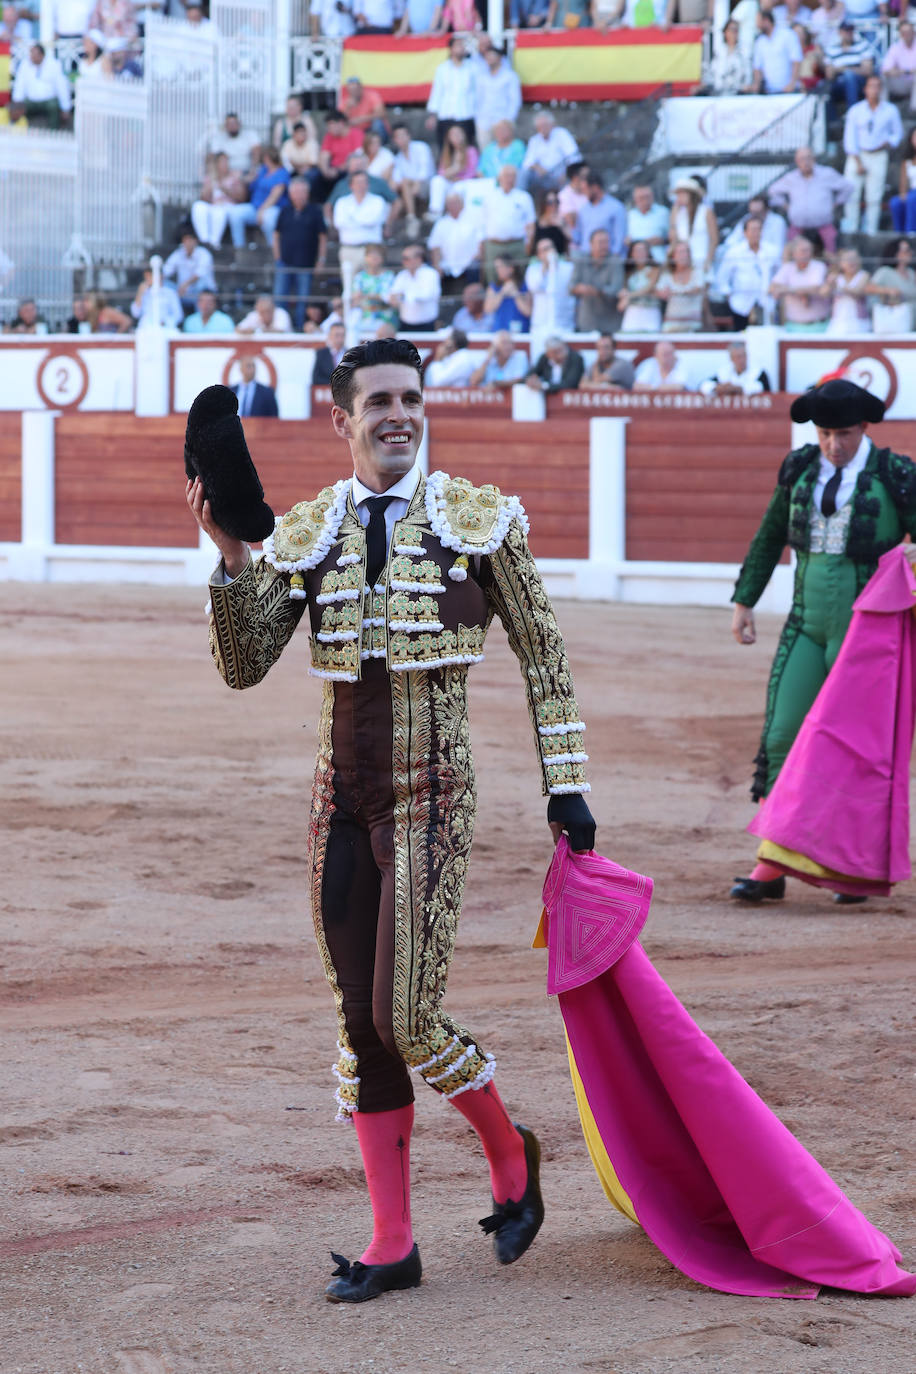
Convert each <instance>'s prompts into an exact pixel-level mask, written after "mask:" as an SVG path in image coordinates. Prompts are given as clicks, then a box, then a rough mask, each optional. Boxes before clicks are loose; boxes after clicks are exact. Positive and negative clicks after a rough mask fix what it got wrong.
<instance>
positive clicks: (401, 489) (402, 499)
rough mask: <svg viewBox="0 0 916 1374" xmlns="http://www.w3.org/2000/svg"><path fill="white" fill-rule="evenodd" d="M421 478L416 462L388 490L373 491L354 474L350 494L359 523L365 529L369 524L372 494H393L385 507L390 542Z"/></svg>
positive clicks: (386, 528) (386, 529) (386, 527)
mask: <svg viewBox="0 0 916 1374" xmlns="http://www.w3.org/2000/svg"><path fill="white" fill-rule="evenodd" d="M419 480H420V469H419V467H418V466H417V465H416V463H415V464H414V466H413V467H412V468H411V469H410V471H409V472H405V473H404V476H403V477H400V478H399V479H398V480H397V482H395V484H394V486H393V487H389V488H388V490H387V491H372V490H371V488H369V487H365V486H363V484H362V482H361V481H360V480H359V478H358V477H356V476H354V477H353V480H352V482H351V483H350V494H351V496H352V497H353V504H354V506H355V507H356V514H357V515H358V516H359V523H360V524H361V525H362V527H363V529H365V528H366V526H367V525H368V524H369V515H370V513H371V512H370V510H369V507H368V506H367V505H366V504H365V503H366V501H368V500H369V498H370V496H393V497H394V500H393V501H389V503H388V505H387V506H386V508H385V533H386V535H387V536H388V543H389V545H390V543H391V536H392V533H393V532H394V527H395V525H396V524H397V522H398V521H399V520H403V519H404V516H405V515H406V514H407V507H408V506H409V505H410V503H411V501H412V500H413V496H414V492H415V491H416V489H417V483H418V482H419Z"/></svg>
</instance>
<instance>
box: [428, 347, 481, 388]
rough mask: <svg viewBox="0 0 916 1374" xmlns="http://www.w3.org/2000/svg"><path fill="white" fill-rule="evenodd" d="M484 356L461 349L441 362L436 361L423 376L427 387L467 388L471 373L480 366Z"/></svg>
mask: <svg viewBox="0 0 916 1374" xmlns="http://www.w3.org/2000/svg"><path fill="white" fill-rule="evenodd" d="M481 357H482V355H481V354H480V353H479V352H477V353H475V352H474V350H473V349H471V348H459V349H457V350H456V351H455V352H454V353H450V354H449V356H448V357H447V358H443V359H442V361H441V362H437V361H436V360H435V359H433V361H432V362H431V363H430V364H429V365H428V366H427V369H426V372H425V373H424V374H423V381H424V384H425V385H426V386H467V385H468V383H469V382H470V380H471V373H472V372H474V371H475V370H476V369H477V368H478V367H479V366H480V360H481Z"/></svg>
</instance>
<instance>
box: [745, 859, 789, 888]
mask: <svg viewBox="0 0 916 1374" xmlns="http://www.w3.org/2000/svg"><path fill="white" fill-rule="evenodd" d="M751 877H752V878H753V880H754V882H755V883H771V882H772V881H773V879H774V878H781V877H782V873H781V872H780V870H779V869H778V868H774V867H773V865H772V864H767V863H763V862H762V861H761V862H760V863H758V864H755V865H754V867H753V869H752V870H751Z"/></svg>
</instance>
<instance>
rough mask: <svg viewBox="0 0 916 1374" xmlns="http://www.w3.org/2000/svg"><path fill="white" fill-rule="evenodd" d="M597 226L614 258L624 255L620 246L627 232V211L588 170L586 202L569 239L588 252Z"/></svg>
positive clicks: (596, 175) (594, 173)
mask: <svg viewBox="0 0 916 1374" xmlns="http://www.w3.org/2000/svg"><path fill="white" fill-rule="evenodd" d="M596 229H603V230H604V231H605V232H606V234H607V236H608V242H609V244H610V250H611V253H612V255H613V256H614V257H615V258H620V257H623V246H624V241H625V239H626V235H627V212H626V210H625V209H624V208H623V202H622V201H619V200H618V199H617V197H616V196H612V195H609V194H608V193H607V192H606V191H605V189H604V182H603V181H602V180H601V177H600V176H599V175H598V173H597V172H589V173H588V175H587V177H586V178H585V204H584V205H583V206H582V208H581V210H580V211H579V213H578V215H577V216H576V226H575V228H574V229H573V233H572V240H573V243H574V245H575V247H576V248H577V249H578V250H579V252H580V253H587V252H588V246H589V244H590V243H591V241H592V234H593V233H594V232H595V230H596Z"/></svg>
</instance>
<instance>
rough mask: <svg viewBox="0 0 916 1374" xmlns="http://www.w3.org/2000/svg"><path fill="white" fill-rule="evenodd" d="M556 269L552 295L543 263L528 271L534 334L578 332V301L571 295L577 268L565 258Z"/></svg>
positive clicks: (526, 271) (558, 263)
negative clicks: (572, 282)
mask: <svg viewBox="0 0 916 1374" xmlns="http://www.w3.org/2000/svg"><path fill="white" fill-rule="evenodd" d="M554 266H555V273H556V275H555V278H554V282H553V292H551V291H550V277H549V274H548V273H547V272H546V271H545V270H544V266H543V263H541V262H539V261H537V262H532V263H530V264H529V266H528V267H527V268H526V270H525V285H526V287H527V288H528V290H529V291H530V292H531V296H532V306H531V332H532V333H535V332H537V331H538V330H542V329H558V330H559V331H560V332H561V333H565V332H567V331H568V332H570V333H574V332H575V328H576V297H575V296H571V295H570V294H569V283H570V282H571V281H572V275H573V272H574V271H575V267H574V266H573V264H572V263H571V262H569V260H568V259H566V258H558V259H557V261H556V263H555V264H554Z"/></svg>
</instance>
